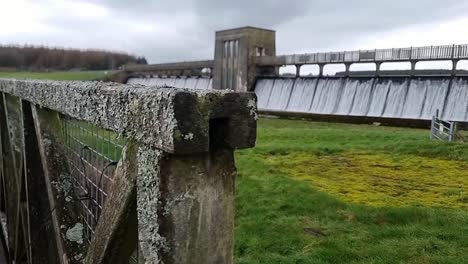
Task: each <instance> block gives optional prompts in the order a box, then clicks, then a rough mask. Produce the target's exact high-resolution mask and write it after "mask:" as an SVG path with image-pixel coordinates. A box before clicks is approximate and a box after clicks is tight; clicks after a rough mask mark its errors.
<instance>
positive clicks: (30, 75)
mask: <svg viewBox="0 0 468 264" xmlns="http://www.w3.org/2000/svg"><path fill="white" fill-rule="evenodd" d="M108 73H110V72H108ZM104 76H106V72H105V71H64V72H0V78H14V79H37V80H45V79H47V80H96V79H101V78H103V77H104Z"/></svg>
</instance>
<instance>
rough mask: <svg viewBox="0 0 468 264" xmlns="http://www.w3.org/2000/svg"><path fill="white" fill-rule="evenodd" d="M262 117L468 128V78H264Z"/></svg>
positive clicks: (200, 81) (197, 82)
mask: <svg viewBox="0 0 468 264" xmlns="http://www.w3.org/2000/svg"><path fill="white" fill-rule="evenodd" d="M127 83H129V84H142V85H147V86H170V87H176V88H188V89H211V88H212V79H211V78H206V77H187V78H159V77H133V78H130V79H129V80H128V81H127ZM255 93H256V94H257V97H258V108H259V110H260V111H269V112H285V113H287V112H290V113H304V114H319V115H337V116H357V117H380V118H397V119H417V120H431V118H432V116H433V115H434V114H435V113H436V111H437V109H439V111H440V114H441V116H442V118H444V119H447V120H452V121H460V122H468V77H456V78H453V79H452V78H451V77H437V76H433V77H412V78H410V77H379V78H375V77H374V78H371V77H348V78H346V77H322V78H262V79H259V80H257V83H256V86H255Z"/></svg>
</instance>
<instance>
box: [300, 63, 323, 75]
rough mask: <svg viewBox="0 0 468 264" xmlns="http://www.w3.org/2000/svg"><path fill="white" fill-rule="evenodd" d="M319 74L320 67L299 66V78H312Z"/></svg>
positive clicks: (315, 65) (310, 65) (313, 65)
mask: <svg viewBox="0 0 468 264" xmlns="http://www.w3.org/2000/svg"><path fill="white" fill-rule="evenodd" d="M319 74H320V67H319V66H318V65H317V64H306V65H302V66H301V70H300V74H299V76H300V77H312V76H318V75H319Z"/></svg>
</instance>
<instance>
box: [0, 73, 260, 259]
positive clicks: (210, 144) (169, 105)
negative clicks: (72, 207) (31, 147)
mask: <svg viewBox="0 0 468 264" xmlns="http://www.w3.org/2000/svg"><path fill="white" fill-rule="evenodd" d="M0 92H3V93H6V94H9V95H12V96H15V97H18V98H21V99H22V100H24V101H29V102H30V103H31V104H32V105H34V106H35V107H36V108H37V109H47V111H52V112H54V113H56V114H58V113H60V114H62V115H65V116H68V117H71V118H74V119H77V120H81V121H85V122H88V123H90V124H92V125H95V126H98V127H101V128H104V129H108V130H112V131H114V132H116V133H118V134H119V135H121V136H122V137H125V138H127V139H128V141H129V142H132V144H135V145H134V147H135V148H136V149H137V150H136V155H135V156H136V162H135V164H136V169H135V171H136V204H137V205H136V207H137V208H136V211H137V222H138V224H137V228H138V235H139V238H138V240H139V244H138V248H140V249H141V255H143V258H144V259H145V261H146V263H166V264H167V263H232V262H233V230H234V182H235V176H236V169H235V164H234V150H235V149H239V148H249V147H253V146H254V144H255V140H256V124H257V122H256V120H257V106H256V101H257V99H256V96H255V94H253V93H236V92H232V91H213V90H211V91H195V90H187V89H175V88H153V87H145V86H139V85H123V84H116V83H103V82H58V81H18V80H1V79H0ZM63 98H67V100H63ZM35 119H37V116H36V117H35ZM38 140H39V139H38ZM41 140H42V141H44V140H43V139H41ZM129 153H130V152H129ZM131 153H134V152H131ZM130 156H132V155H129V157H130ZM123 161H124V162H125V159H123ZM130 163H132V162H130V160H129V161H128V164H127V165H129V164H130ZM122 168H127V167H126V166H125V164H122ZM117 171H120V173H123V174H125V173H130V172H131V171H134V170H133V169H131V167H128V169H122V170H117ZM133 175H135V174H133ZM130 176H131V175H121V177H120V178H118V179H121V186H124V187H125V186H126V187H125V188H124V189H125V190H126V195H124V196H125V197H126V198H125V204H128V206H127V207H125V206H120V207H119V206H114V207H115V208H119V209H118V210H120V213H119V214H112V212H106V207H104V213H103V215H104V217H103V219H104V220H105V219H107V220H105V221H106V222H101V220H100V223H98V228H97V229H96V232H97V233H96V235H95V238H96V237H97V238H99V239H95V240H93V243H94V244H92V245H91V246H90V248H92V249H93V248H96V249H98V248H103V249H106V248H107V249H110V248H113V247H114V246H116V245H117V246H119V245H120V244H119V243H116V241H115V240H116V239H118V238H119V236H118V235H116V233H119V232H122V231H123V230H124V229H125V228H124V227H122V228H120V227H117V226H116V228H104V227H103V225H105V224H107V223H125V221H109V219H111V218H112V217H111V216H112V215H120V216H122V217H128V216H129V212H128V211H129V210H131V208H130V207H131V206H130V205H131V204H132V202H131V201H130V199H131V198H132V195H131V193H132V190H134V189H133V187H132V186H135V185H134V184H133V185H132V181H134V180H132V179H134V178H133V177H130ZM118 182H120V181H118ZM118 186H120V185H119V184H115V185H114V186H113V187H112V188H113V189H112V192H116V191H119V189H116V188H118ZM114 187H115V188H114ZM116 197H117V198H118V197H120V196H118V195H110V196H109V201H111V202H112V204H113V205H116V203H117V202H118V201H117V200H116V199H117V198H116ZM133 204H134V203H133ZM133 211H135V209H133ZM57 213H58V211H57ZM104 220H103V221H104ZM80 228H81V227H80V226H79V225H78V226H76V225H75V226H73V227H72V228H71V229H70V230H68V231H67V234H66V236H65V237H66V238H67V239H69V240H73V241H76V242H77V243H78V242H80V241H81V240H80V239H79V237H78V236H77V235H76V234H78V233H80V232H79V231H80ZM106 234H108V236H106ZM106 237H108V238H109V239H106ZM88 251H89V250H88ZM106 252H110V250H106ZM88 253H89V254H88V255H87V258H86V259H87V260H89V261H91V262H87V263H94V262H95V261H96V260H98V261H99V259H109V258H108V257H109V256H108V255H106V254H108V253H103V254H91V253H93V252H92V250H91V251H89V252H88ZM97 253H98V252H97ZM92 261H94V262H92Z"/></svg>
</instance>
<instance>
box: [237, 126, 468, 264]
mask: <svg viewBox="0 0 468 264" xmlns="http://www.w3.org/2000/svg"><path fill="white" fill-rule="evenodd" d="M236 158H237V167H238V170H239V177H238V182H237V200H236V202H237V211H236V233H235V234H236V246H235V250H236V251H235V253H236V263H468V167H467V166H468V165H467V162H466V161H467V160H468V145H467V144H465V145H463V144H447V143H441V142H434V141H430V140H429V139H428V130H420V129H405V128H390V127H375V126H367V125H348V124H328V123H316V122H304V121H288V120H271V119H270V120H259V133H258V142H257V147H256V148H255V149H249V150H242V151H239V152H237V155H236Z"/></svg>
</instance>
